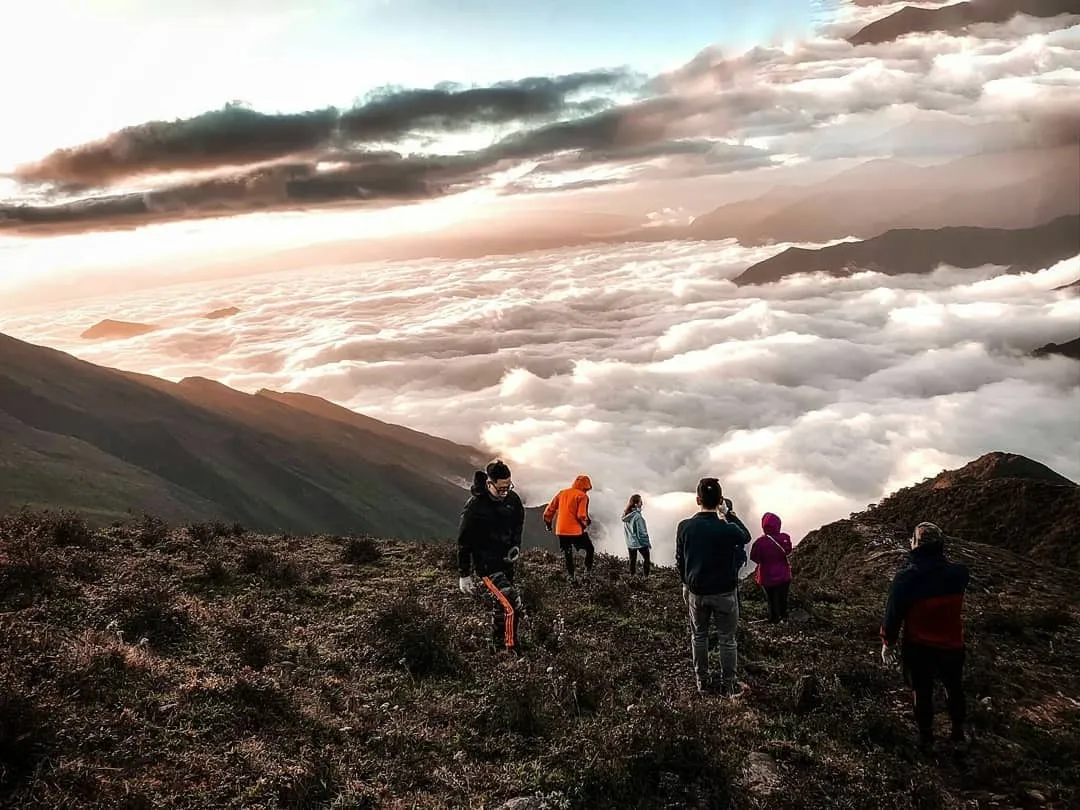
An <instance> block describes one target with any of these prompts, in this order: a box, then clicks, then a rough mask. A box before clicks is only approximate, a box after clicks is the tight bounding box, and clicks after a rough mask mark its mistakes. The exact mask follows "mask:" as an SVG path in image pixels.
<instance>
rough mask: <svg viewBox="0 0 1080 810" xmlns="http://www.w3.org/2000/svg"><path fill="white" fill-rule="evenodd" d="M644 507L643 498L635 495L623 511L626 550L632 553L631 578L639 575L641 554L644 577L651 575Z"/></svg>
mask: <svg viewBox="0 0 1080 810" xmlns="http://www.w3.org/2000/svg"><path fill="white" fill-rule="evenodd" d="M642 506H643V503H642V500H641V496H640V495H638V494H636V493H635V494H633V495H631V496H630V500H629V501H627V503H626V509H625V510H623V516H622V520H623V534H625V535H626V548H627V549H628V550H629V551H630V576H634V574H636V573H637V558H638V554H641V572H642V574H643V575H644V576H646V577H647V576H648V575H649V568H650V567H651V563H650V560H649V549H651V548H652V543H650V542H649V529H648V527H646V525H645V518H644V517H643V516H642V514H641V507H642Z"/></svg>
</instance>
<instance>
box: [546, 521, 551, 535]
mask: <svg viewBox="0 0 1080 810" xmlns="http://www.w3.org/2000/svg"><path fill="white" fill-rule="evenodd" d="M544 528H545V529H547V530H548V531H549V532H550V531H551V521H550V520H545V521H544Z"/></svg>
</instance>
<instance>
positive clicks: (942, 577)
mask: <svg viewBox="0 0 1080 810" xmlns="http://www.w3.org/2000/svg"><path fill="white" fill-rule="evenodd" d="M969 579H970V574H969V572H968V569H967V567H966V566H964V565H961V564H959V563H954V562H950V561H949V560H948V559H947V558H946V557H945V534H944V533H943V532H942V531H941V529H940V528H938V527H937V526H935V525H934V524H933V523H926V522H924V523H920V524H919V525H918V526H916V527H915V531H914V532H913V533H912V536H911V553H910V555H909V557H908V562H907V564H906V565H905V566H904V567H903V568H901V569H900V570H899V571H898V572H897V573H896V577H895V578H894V579H893V582H892V588H891V590H890V592H889V600H888V603H887V604H886V607H885V621H884V623H883V624H882V626H881V639H882V641H883V642H884V643H883V646H882V648H881V658H882V660H883V661H884V662H885V663H886V664H890V665H895V664H896V663H898V661H897V654H896V644H897V640H898V638H899V636H900V630H901V627H903V630H904V638H903V642H902V644H901V655H900V662H901V663H902V666H903V672H904V680H905V681H906V682H907V685H908V686H909V687H911V689H912V691H913V692H914V703H915V722H916V724H917V725H918V727H919V744H920V746H921V747H922V748H923V749H924V750H929V749H931V748H932V747H933V744H934V731H933V722H934V681H935V680H940V681H941V682H942V685H943V686H944V687H945V692H946V697H947V702H948V709H949V718H950V719H951V720H952V738H951V739H952V741H953V742H954V743H959V744H962V743H963V742H964V719H965V713H966V701H965V698H964V685H963V672H964V622H963V610H964V593H965V591H966V590H967V586H968V581H969Z"/></svg>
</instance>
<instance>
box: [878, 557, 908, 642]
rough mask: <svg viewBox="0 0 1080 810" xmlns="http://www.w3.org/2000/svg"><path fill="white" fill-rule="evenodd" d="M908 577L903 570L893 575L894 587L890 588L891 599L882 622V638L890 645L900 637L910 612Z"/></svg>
mask: <svg viewBox="0 0 1080 810" xmlns="http://www.w3.org/2000/svg"><path fill="white" fill-rule="evenodd" d="M905 580H906V577H905V576H904V572H903V571H901V572H899V573H897V575H896V576H895V577H893V582H892V587H891V588H889V599H888V601H887V602H886V603H885V620H884V621H883V622H882V623H881V640H882V641H884V642H885V643H886V644H887V645H888V646H890V647H891V646H893V645H894V644H895V643H896V640H897V639H898V638H900V628H901V627H902V626H903V624H904V619H905V617H906V616H907V612H908V607H909V605H908V601H909V600H908V596H907V587H906V584H907V583H906V582H905Z"/></svg>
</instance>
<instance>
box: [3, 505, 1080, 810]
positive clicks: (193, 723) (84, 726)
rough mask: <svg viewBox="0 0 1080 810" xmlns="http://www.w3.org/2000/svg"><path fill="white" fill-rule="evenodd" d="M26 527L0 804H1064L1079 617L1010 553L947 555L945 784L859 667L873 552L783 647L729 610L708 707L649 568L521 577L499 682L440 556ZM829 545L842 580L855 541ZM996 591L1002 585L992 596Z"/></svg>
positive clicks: (411, 548)
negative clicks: (948, 733)
mask: <svg viewBox="0 0 1080 810" xmlns="http://www.w3.org/2000/svg"><path fill="white" fill-rule="evenodd" d="M36 519H37V520H40V521H42V522H46V523H47V522H48V521H49V520H51V519H52V517H49V516H46V517H40V516H39V517H38V518H36ZM34 520H35V518H33V517H32V516H27V515H23V516H20V517H18V518H17V519H15V521H14V523H12V522H11V521H8V522H5V523H3V524H0V582H2V583H3V584H4V588H5V589H4V591H3V592H2V594H0V596H2V600H3V606H2V608H0V643H2V644H3V649H4V655H3V657H0V805H3V806H5V807H12V808H38V807H41V808H44V807H49V808H59V809H60V810H66V809H67V808H91V807H94V808H99V807H123V808H141V807H147V808H150V807H154V808H158V807H164V808H207V807H214V808H227V807H236V808H240V807H244V808H265V809H266V810H269V809H270V808H334V810H344V809H345V808H365V807H372V808H375V807H380V808H381V807H388V808H399V807H400V808H413V807H497V806H498V805H499V804H500V803H501V802H503V801H505V800H507V799H511V798H514V797H522V796H528V797H534V798H535V799H536V801H535V803H534V805H533V806H534V807H541V806H547V807H551V808H569V807H620V808H626V807H643V808H644V807H701V808H713V807H716V808H729V807H736V808H757V807H784V808H819V807H825V806H829V807H839V808H880V807H888V808H916V807H918V808H923V807H950V808H951V807H964V806H975V805H974V803H975V802H976V801H978V802H980V803H981V806H992V802H993V801H997V803H998V806H1002V807H1005V806H1026V805H1028V804H1030V803H1031V801H1032V799H1031V798H1030V795H1029V792H1030V791H1032V790H1034V791H1037V792H1039V793H1040V794H1041V795H1043V796H1044V798H1045V799H1046V805H1045V806H1059V807H1066V806H1068V804H1069V802H1073V801H1076V800H1078V799H1080V796H1078V795H1077V792H1076V785H1077V784H1078V783H1080V778H1078V777H1080V771H1078V767H1080V766H1078V762H1080V743H1078V742H1077V740H1080V712H1078V711H1077V707H1076V705H1075V703H1074V702H1072V701H1071V700H1069V699H1067V696H1069V695H1075V694H1080V683H1078V678H1080V674H1078V673H1080V648H1078V644H1077V641H1076V637H1077V632H1076V631H1077V622H1076V617H1077V605H1076V601H1075V599H1076V597H1075V596H1071V595H1070V594H1071V591H1070V590H1069V589H1068V588H1067V587H1066V585H1067V584H1068V582H1067V581H1066V579H1067V578H1065V577H1060V575H1058V576H1059V579H1054V572H1051V571H1049V570H1044V569H1039V570H1034V569H1032V570H1031V572H1029V573H1028V574H1023V568H1022V567H1023V565H1024V563H1023V561H1022V558H1016V557H1015V556H1008V552H1001V554H1003V555H1006V556H997V555H998V552H996V551H993V550H991V551H986V550H985V549H983V548H981V547H974V546H973V547H971V548H970V549H965V550H964V551H965V553H967V554H968V555H969V556H971V557H972V558H973V559H982V558H984V557H985V560H983V561H982V562H979V563H978V569H977V572H976V573H977V582H978V587H976V588H975V589H974V592H973V596H972V600H971V607H970V618H971V626H972V628H973V629H972V638H971V645H972V650H971V662H972V663H971V666H970V667H969V678H968V680H969V684H970V689H971V693H972V694H971V698H972V725H973V728H974V730H975V734H976V740H975V750H974V751H973V753H972V756H971V757H970V759H969V760H968V761H967V763H966V764H958V763H955V762H953V761H951V760H949V759H947V758H944V759H941V760H938V761H928V760H925V759H923V758H920V757H919V756H918V755H917V753H916V750H915V748H914V746H913V744H912V734H911V725H910V718H909V716H908V702H907V696H906V693H905V691H904V689H903V687H902V685H901V684H900V683H899V681H898V680H897V678H896V676H895V675H894V674H892V673H889V672H887V671H885V670H884V669H882V668H881V667H880V666H879V664H878V661H877V658H876V656H877V651H878V647H877V642H876V636H875V634H876V630H877V626H876V625H877V621H878V617H879V615H880V610H881V601H882V599H883V590H882V589H883V587H884V580H883V574H884V573H885V572H886V571H887V569H888V566H889V565H891V564H892V563H891V562H890V561H889V559H890V558H888V557H887V556H886V557H881V559H880V561H879V563H880V565H881V566H883V567H882V570H881V571H879V572H878V575H877V576H875V577H873V579H874V581H875V582H876V583H877V584H876V586H875V587H876V589H869V590H867V589H866V588H867V587H868V586H863V585H858V586H857V587H856V585H855V584H852V583H848V582H847V581H846V580H845V579H844V577H843V576H842V575H840V574H834V575H833V576H831V577H828V578H826V579H823V580H815V579H812V578H811V577H810V576H808V575H807V576H804V577H803V579H802V581H801V582H800V583H798V587H797V588H796V590H795V594H794V597H793V598H794V605H793V607H795V608H797V609H798V610H799V611H801V613H800V614H799V615H800V616H801V617H802V620H801V621H799V622H797V623H793V624H791V625H789V626H787V627H784V628H767V627H765V626H764V625H759V624H751V623H749V620H751V619H755V618H758V617H759V615H760V614H763V612H764V606H763V604H762V602H761V598H760V594H759V593H758V592H757V590H756V589H755V588H754V586H752V585H749V584H747V585H745V586H744V589H743V594H744V598H743V609H744V622H743V624H742V629H741V630H740V654H741V656H742V663H743V673H744V677H745V680H746V682H747V685H748V691H747V693H746V695H745V697H744V698H743V699H741V700H740V701H738V702H736V703H729V702H725V701H723V700H721V699H719V698H716V697H706V698H704V699H703V698H699V697H698V696H697V694H696V692H695V691H694V689H693V678H692V675H691V670H690V663H689V654H688V644H687V638H686V627H685V618H684V615H683V608H682V603H681V600H680V597H679V589H678V587H677V583H676V580H675V578H674V574H673V572H672V571H671V570H670V569H663V568H659V569H654V576H653V578H652V579H651V580H650V582H649V584H648V586H646V587H642V586H641V585H640V584H639V583H637V582H635V583H630V582H627V581H626V578H625V575H624V574H623V565H624V563H623V561H621V560H614V559H612V558H608V557H603V556H601V557H600V558H599V560H598V563H597V567H596V576H595V582H594V583H593V584H592V585H591V586H588V587H580V588H573V587H570V586H568V585H567V584H566V583H565V582H564V580H563V578H562V576H561V572H560V568H559V565H560V562H561V561H560V560H559V559H558V558H557V557H556V556H554V555H551V554H548V553H546V552H539V551H529V552H527V554H526V555H525V558H524V561H523V564H522V565H521V566H520V570H519V581H520V583H521V586H522V590H523V593H524V594H525V599H526V602H527V604H528V607H529V609H530V613H531V617H530V619H529V620H528V621H527V622H526V623H525V625H524V626H523V629H522V638H523V641H524V643H525V644H526V645H527V654H526V656H525V657H524V659H523V660H521V661H518V662H515V661H512V660H497V659H495V658H493V657H492V655H491V654H490V653H489V652H488V651H487V648H486V641H487V634H488V614H487V611H486V609H485V608H484V607H482V606H481V605H480V604H479V603H478V602H475V601H473V600H472V599H470V598H468V597H465V596H463V595H461V594H460V593H458V591H457V589H456V574H455V572H454V570H453V560H452V554H451V553H450V549H448V547H446V546H443V545H436V544H432V545H425V544H410V543H404V542H382V541H374V540H370V539H367V540H362V541H360V542H359V543H358V544H357V545H353V544H351V543H350V541H349V540H347V539H342V538H334V537H311V538H289V537H282V536H253V535H237V534H236V533H234V532H231V531H229V532H224V533H218V532H216V531H214V532H212V533H202V532H190V531H188V530H187V529H178V530H169V531H167V532H166V533H165V534H164V535H162V534H161V527H160V526H159V525H157V524H156V523H154V522H152V521H151V522H147V521H146V520H142V521H140V522H138V523H136V524H134V525H132V526H130V527H117V528H114V529H111V530H109V531H107V532H99V533H96V534H94V535H93V539H92V542H91V543H90V545H89V546H87V545H86V544H85V543H83V544H65V545H57V544H56V542H55V540H54V538H55V533H54V532H53V531H52V529H51V528H49V527H48V526H36V527H35V525H34ZM76 534H77V530H76ZM148 534H150V535H153V536H152V537H151V538H150V540H151V541H150V542H148V541H147V540H148V538H147V535H148ZM211 534H212V536H211ZM31 540H32V542H31ZM846 542H847V543H848V545H847V546H845V547H844V549H843V555H844V556H845V557H846V558H847V559H848V562H849V563H850V561H851V560H854V559H856V558H857V556H858V547H857V546H858V543H857V540H856V539H853V538H852V537H847V538H846ZM373 549H374V551H373ZM878 551H880V548H879V549H878ZM875 553H876V552H875ZM87 554H90V555H92V559H93V561H94V563H95V565H94V572H92V575H90V574H87V571H86V566H87V562H88V560H87V558H86V555H87ZM80 555H81V556H80ZM891 559H893V560H895V556H894V557H892V558H891ZM1017 560H1021V562H1020V565H1021V572H1020V574H1016V575H1015V576H1014V573H1015V569H1014V568H1012V567H1011V566H1014V565H1016V564H1017ZM208 572H212V573H214V575H213V576H210V575H208ZM994 574H998V575H1000V576H1001V577H1002V581H1003V583H1004V584H1002V585H1000V586H997V585H990V584H987V583H990V582H991V581H993V576H992V575H994ZM856 581H857V582H860V583H861V582H862V581H863V577H862V576H861V575H860V576H859V577H857V578H856ZM1021 594H1027V601H1026V602H1025V605H1024V610H1025V611H1026V612H1025V613H1024V614H1023V616H1024V617H1025V620H1026V621H1028V624H1027V625H1025V626H1024V631H1023V632H1016V629H1015V627H1013V626H1012V625H1011V624H1009V623H1008V622H1002V621H1000V620H999V619H995V618H994V617H996V616H999V615H1000V614H1001V613H1002V612H1003V611H1004V608H1003V607H1002V606H1009V605H1012V604H1013V602H1012V601H1010V600H1013V599H1016V598H1018V597H1019V595H1021ZM987 615H989V616H990V617H991V618H990V620H984V617H985V616H987ZM804 676H805V677H811V678H812V679H813V681H814V690H813V695H812V698H813V699H812V700H806V699H804V694H803V692H804V691H805V690H800V689H798V688H797V685H798V683H799V681H800V679H802V678H803V677H804ZM752 752H762V753H765V754H768V755H769V757H771V758H772V760H773V761H774V762H775V763H776V770H777V773H778V775H779V779H780V784H779V788H778V790H777V791H776V792H773V793H768V791H767V790H765V789H764V788H760V787H759V788H758V789H754V790H751V789H749V788H747V787H745V785H744V781H745V779H746V778H747V777H746V776H745V775H744V773H743V771H744V764H745V763H746V762H747V757H748V755H749V754H750V753H752ZM759 781H760V780H759ZM767 783H768V781H767V780H765V781H762V782H761V784H767ZM995 796H996V797H998V798H997V799H996V800H995V799H994V797H995ZM539 797H544V798H542V799H541V798H539Z"/></svg>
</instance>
